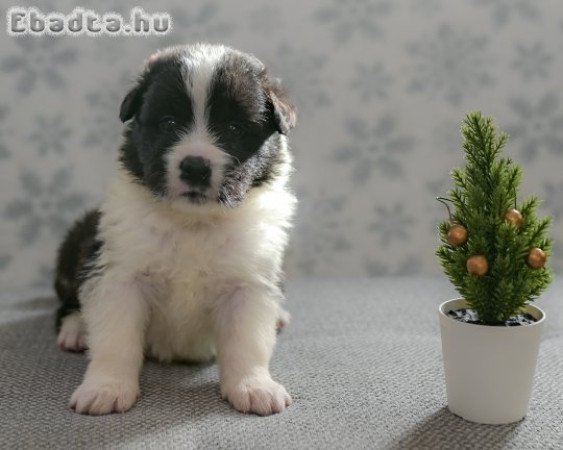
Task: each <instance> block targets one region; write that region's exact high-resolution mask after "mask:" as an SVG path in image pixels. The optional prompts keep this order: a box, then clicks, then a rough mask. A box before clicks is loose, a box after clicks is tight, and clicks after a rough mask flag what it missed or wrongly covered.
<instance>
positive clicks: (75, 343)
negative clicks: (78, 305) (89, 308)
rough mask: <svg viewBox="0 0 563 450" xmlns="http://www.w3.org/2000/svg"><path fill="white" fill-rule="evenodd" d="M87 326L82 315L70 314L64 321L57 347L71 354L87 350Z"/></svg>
mask: <svg viewBox="0 0 563 450" xmlns="http://www.w3.org/2000/svg"><path fill="white" fill-rule="evenodd" d="M85 328H86V326H85V324H84V322H83V321H82V318H81V317H80V313H78V312H75V313H72V314H69V315H68V316H66V317H65V318H64V319H63V322H62V324H61V330H60V331H59V335H58V337H57V345H58V346H59V347H60V348H61V349H63V350H66V351H69V352H82V351H84V350H86V329H85Z"/></svg>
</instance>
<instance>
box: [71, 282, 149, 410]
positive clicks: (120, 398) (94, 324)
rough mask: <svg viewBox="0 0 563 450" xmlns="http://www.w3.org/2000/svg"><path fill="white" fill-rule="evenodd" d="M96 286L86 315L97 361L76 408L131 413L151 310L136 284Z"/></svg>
mask: <svg viewBox="0 0 563 450" xmlns="http://www.w3.org/2000/svg"><path fill="white" fill-rule="evenodd" d="M90 281H92V282H94V283H97V284H96V286H95V287H94V288H93V289H91V290H88V292H87V293H85V297H86V298H85V300H86V301H84V302H83V303H84V308H83V311H84V319H85V321H86V323H87V326H88V347H89V349H90V352H89V356H90V359H91V361H90V363H89V365H88V369H87V370H86V374H85V376H84V380H83V382H82V384H81V385H80V386H79V387H78V389H76V391H75V392H74V394H73V395H72V397H71V399H70V407H71V408H73V409H74V410H75V411H76V412H78V413H81V414H92V415H99V414H108V413H111V412H114V411H115V412H125V411H127V410H128V409H129V408H131V406H133V404H134V403H135V401H136V400H137V397H138V396H139V374H140V371H141V366H142V363H143V346H144V330H145V325H146V322H147V315H148V306H147V304H146V302H145V301H144V300H143V297H142V295H141V293H140V291H139V288H138V285H137V283H136V282H135V280H134V279H132V280H130V281H115V280H114V281H107V278H105V277H104V276H102V277H101V279H99V280H90Z"/></svg>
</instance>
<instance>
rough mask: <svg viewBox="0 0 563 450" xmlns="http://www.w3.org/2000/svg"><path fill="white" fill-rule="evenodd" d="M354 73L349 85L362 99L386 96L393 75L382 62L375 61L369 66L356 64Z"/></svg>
mask: <svg viewBox="0 0 563 450" xmlns="http://www.w3.org/2000/svg"><path fill="white" fill-rule="evenodd" d="M356 75H357V76H356V78H355V79H354V80H353V81H352V82H351V83H350V86H351V87H352V89H354V90H355V91H357V93H358V96H359V97H360V99H361V100H362V101H364V102H369V101H371V100H373V99H375V98H380V99H384V98H387V92H388V91H389V88H390V86H391V84H393V77H392V76H391V74H390V73H389V71H388V70H387V68H386V67H385V66H384V65H383V63H382V62H376V63H374V64H372V65H371V66H368V65H366V64H361V63H360V64H358V65H357V73H356Z"/></svg>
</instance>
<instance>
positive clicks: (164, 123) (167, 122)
mask: <svg viewBox="0 0 563 450" xmlns="http://www.w3.org/2000/svg"><path fill="white" fill-rule="evenodd" d="M158 125H159V128H160V131H162V132H163V133H169V132H170V131H173V130H175V129H176V127H177V126H178V123H177V122H176V119H175V118H174V117H172V116H166V117H163V118H162V119H161V121H160V122H159V124H158Z"/></svg>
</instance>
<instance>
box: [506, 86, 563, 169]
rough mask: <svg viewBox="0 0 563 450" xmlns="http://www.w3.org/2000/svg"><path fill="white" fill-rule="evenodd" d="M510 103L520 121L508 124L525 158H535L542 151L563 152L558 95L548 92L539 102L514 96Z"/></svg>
mask: <svg viewBox="0 0 563 450" xmlns="http://www.w3.org/2000/svg"><path fill="white" fill-rule="evenodd" d="M509 105H510V107H511V108H512V111H513V112H514V114H515V115H516V116H517V118H518V123H516V124H513V125H511V126H508V127H507V129H508V134H509V135H510V137H511V140H512V142H513V145H515V146H517V147H518V146H519V147H520V153H521V155H522V157H523V158H524V160H525V161H527V162H530V161H533V160H534V159H535V158H536V157H537V156H538V155H539V153H540V152H541V151H542V150H549V151H550V152H551V153H553V154H555V155H563V129H562V128H561V123H563V115H562V114H561V108H560V100H559V97H558V96H557V95H554V94H549V93H547V94H545V95H544V96H543V97H541V98H539V99H538V100H537V103H535V104H534V102H533V101H532V102H530V101H528V100H527V99H523V98H514V99H512V100H511V101H510V102H509Z"/></svg>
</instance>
